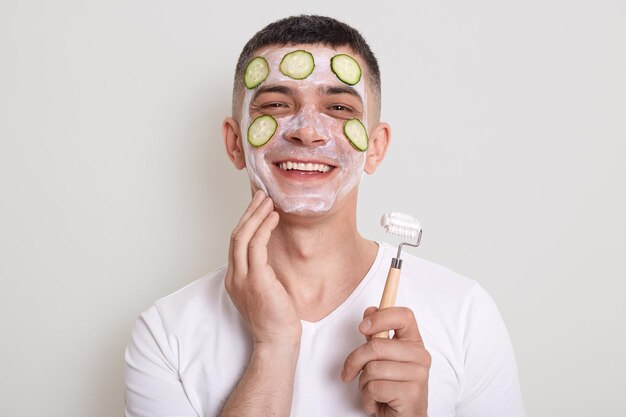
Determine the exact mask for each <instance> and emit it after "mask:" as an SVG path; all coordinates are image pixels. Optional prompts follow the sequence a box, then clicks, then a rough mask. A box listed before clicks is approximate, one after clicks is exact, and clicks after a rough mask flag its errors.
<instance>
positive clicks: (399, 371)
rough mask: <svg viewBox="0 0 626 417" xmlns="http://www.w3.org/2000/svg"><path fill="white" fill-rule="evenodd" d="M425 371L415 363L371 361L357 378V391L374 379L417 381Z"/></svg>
mask: <svg viewBox="0 0 626 417" xmlns="http://www.w3.org/2000/svg"><path fill="white" fill-rule="evenodd" d="M424 372H426V373H427V371H425V370H423V368H422V367H420V366H419V365H417V364H415V363H406V362H394V361H371V362H368V363H367V364H366V365H365V367H364V368H363V372H361V375H360V376H359V389H360V390H363V388H364V387H365V385H367V383H368V382H370V381H374V380H376V379H379V380H384V381H397V382H403V381H404V382H406V381H412V380H415V379H417V378H418V377H419V376H420V374H421V373H424Z"/></svg>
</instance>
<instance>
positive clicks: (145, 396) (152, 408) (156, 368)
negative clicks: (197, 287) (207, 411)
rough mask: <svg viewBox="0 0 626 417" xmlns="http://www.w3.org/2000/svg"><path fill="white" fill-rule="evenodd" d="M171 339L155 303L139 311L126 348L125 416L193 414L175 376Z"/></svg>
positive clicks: (183, 416) (190, 416)
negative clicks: (141, 312) (139, 314)
mask: <svg viewBox="0 0 626 417" xmlns="http://www.w3.org/2000/svg"><path fill="white" fill-rule="evenodd" d="M172 344H175V341H170V340H168V336H167V333H166V331H165V328H164V326H163V322H162V320H161V316H160V315H159V312H158V310H157V308H156V307H155V306H152V307H151V308H150V309H149V310H147V311H146V312H145V313H143V314H142V315H141V316H140V317H139V319H138V320H137V322H136V323H135V327H134V329H133V332H132V337H131V341H130V343H129V344H128V347H127V348H126V354H125V359H126V369H125V380H126V409H125V416H126V417H197V416H198V413H197V412H196V411H195V410H194V408H193V407H192V405H191V403H190V402H189V399H188V398H187V395H186V394H185V390H184V388H183V385H182V383H181V381H180V378H179V376H178V370H177V368H178V366H177V355H176V353H175V352H176V349H175V348H174V349H173V348H172Z"/></svg>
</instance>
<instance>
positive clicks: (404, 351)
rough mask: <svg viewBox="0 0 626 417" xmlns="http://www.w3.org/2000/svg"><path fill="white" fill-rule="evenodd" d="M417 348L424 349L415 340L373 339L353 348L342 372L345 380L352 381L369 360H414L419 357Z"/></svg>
mask: <svg viewBox="0 0 626 417" xmlns="http://www.w3.org/2000/svg"><path fill="white" fill-rule="evenodd" d="M417 349H422V350H424V351H425V349H423V347H421V346H418V345H417V344H416V343H415V342H405V341H400V340H390V339H376V338H374V339H372V340H370V341H369V342H367V343H365V344H362V345H361V346H359V347H358V348H356V349H355V350H353V351H352V352H351V353H350V354H349V355H348V357H347V358H346V360H345V362H344V364H343V370H342V372H341V379H342V380H343V381H351V380H353V379H354V378H356V376H357V375H358V374H359V372H361V370H362V369H363V368H364V367H365V365H366V364H367V363H368V362H371V361H377V360H387V361H395V362H412V361H415V360H416V359H417V356H418V355H417V353H416V350H417Z"/></svg>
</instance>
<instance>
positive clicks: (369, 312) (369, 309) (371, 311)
mask: <svg viewBox="0 0 626 417" xmlns="http://www.w3.org/2000/svg"><path fill="white" fill-rule="evenodd" d="M377 311H378V307H374V306H371V307H367V308H366V309H365V311H364V312H363V318H366V317H369V316H371V315H372V314H374V313H375V312H377ZM371 339H372V335H365V340H367V341H370V340H371Z"/></svg>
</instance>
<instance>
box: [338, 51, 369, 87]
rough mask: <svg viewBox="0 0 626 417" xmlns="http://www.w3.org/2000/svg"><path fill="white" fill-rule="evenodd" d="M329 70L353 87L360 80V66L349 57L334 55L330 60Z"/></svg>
mask: <svg viewBox="0 0 626 417" xmlns="http://www.w3.org/2000/svg"><path fill="white" fill-rule="evenodd" d="M330 68H331V69H332V70H333V72H334V73H335V75H336V76H337V78H339V79H340V80H341V81H343V82H344V83H346V84H348V85H355V84H357V83H358V82H359V81H360V80H361V74H362V71H361V66H360V65H359V63H358V62H356V60H355V59H354V58H352V57H351V56H350V55H346V54H339V55H335V56H334V57H332V58H331V60H330Z"/></svg>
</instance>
